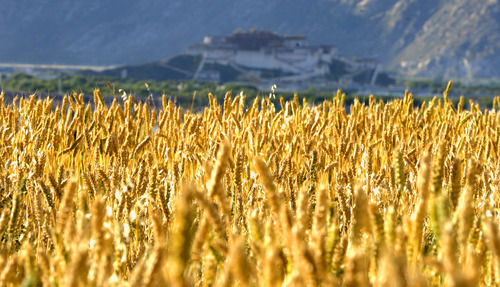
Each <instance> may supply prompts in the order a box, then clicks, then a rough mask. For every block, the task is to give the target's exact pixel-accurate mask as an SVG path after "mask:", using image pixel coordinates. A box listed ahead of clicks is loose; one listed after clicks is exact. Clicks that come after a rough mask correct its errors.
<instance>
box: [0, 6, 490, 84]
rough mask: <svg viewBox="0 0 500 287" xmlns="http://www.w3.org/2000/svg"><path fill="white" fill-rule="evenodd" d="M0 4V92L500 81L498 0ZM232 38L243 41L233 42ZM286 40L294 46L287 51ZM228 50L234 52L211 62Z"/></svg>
mask: <svg viewBox="0 0 500 287" xmlns="http://www.w3.org/2000/svg"><path fill="white" fill-rule="evenodd" d="M0 7H1V9H0V73H1V77H0V78H1V81H2V82H3V83H2V87H3V88H4V89H5V88H6V85H7V84H6V83H8V78H9V77H11V76H12V75H16V76H18V74H16V73H18V72H22V73H25V74H28V75H31V76H35V77H37V78H45V79H49V80H54V78H62V79H61V80H60V81H61V83H58V82H57V81H55V82H54V85H56V87H55V88H56V89H57V90H58V91H61V90H63V91H64V87H62V86H63V84H64V80H65V79H67V77H66V74H65V73H67V72H72V73H75V72H76V73H77V74H79V75H83V76H84V77H89V76H92V77H98V76H107V77H111V78H116V79H122V80H124V79H127V80H137V81H144V80H151V81H159V82H161V81H169V80H176V81H178V80H204V81H209V82H216V83H226V82H237V83H248V84H250V85H253V86H256V87H258V88H263V87H268V86H269V85H270V84H272V83H277V84H278V88H283V89H288V90H304V89H308V88H311V87H317V88H321V87H326V88H327V89H333V88H335V87H341V88H353V89H356V90H358V91H359V92H363V91H366V92H370V93H371V92H374V91H375V92H383V91H389V90H391V88H395V87H396V88H398V89H399V90H401V88H402V87H413V88H415V89H417V88H419V89H421V90H422V92H423V93H424V92H425V93H432V92H433V91H434V90H433V87H434V86H433V85H435V86H437V87H439V89H440V88H441V86H442V83H443V82H446V81H447V80H449V79H455V80H457V81H461V83H463V84H464V85H476V86H477V85H490V86H491V85H497V84H498V79H499V78H500V69H499V68H498V67H500V26H499V25H500V4H499V3H498V1H497V0H475V1H468V0H446V1H444V0H441V1H440V0H419V1H416V0H309V1H299V0H286V1H285V0H273V1H268V0H265V1H264V0H241V1H228V0H213V1H202V0H183V1H159V0H147V1H130V0H99V1H98V0H88V1H77V0H68V1H55V0H45V1H27V0H16V1H14V0H0ZM236 34H239V35H240V36H241V35H243V37H246V38H245V39H244V41H243V42H241V41H240V42H237V43H236V42H235V41H233V40H231V39H234V36H235V35H236ZM206 36H212V38H207V37H206ZM287 36H299V38H296V39H301V41H300V43H297V46H296V47H295V49H294V47H290V46H289V45H288V44H289V43H288V42H286V41H285V40H286V39H287V38H286V37H287ZM214 37H215V38H214ZM217 37H218V38H217ZM224 37H226V38H224ZM231 37H233V38H231ZM300 37H302V38H300ZM240 38H241V37H240ZM210 39H218V40H221V41H222V42H221V41H219V42H210V41H209V40H210ZM262 39H264V40H262ZM288 39H291V38H288ZM240 40H241V39H240ZM252 41H256V42H258V43H260V44H257V46H255V45H254V46H253V48H252V47H250V46H252V44H251V43H252ZM259 41H260V42H259ZM262 41H263V42H262ZM256 42H253V43H254V44H255V43H256ZM285 42H286V43H285ZM228 43H232V44H233V45H232V46H230V47H228V45H226V44H228ZM249 43H250V44H249ZM203 45H204V46H203ZM248 45H250V46H248ZM299 46H300V47H299ZM320 48H321V49H320ZM227 49H230V50H231V51H232V52H231V53H233V56H228V55H225V56H221V55H218V56H215V54H216V53H215V52H221V51H226V52H227ZM250 50H252V51H253V52H252V53H253V54H252V53H240V52H244V51H250ZM214 51H215V52H214ZM214 53H215V54H214ZM266 53H267V56H266ZM305 53H306V54H307V53H309V54H308V55H306V56H304V55H305ZM315 53H316V54H315ZM219 54H220V53H219ZM236 54H237V56H234V55H236ZM313 54H314V55H315V56H311V55H313ZM269 55H271V56H269ZM325 55H326V56H325ZM217 57H218V58H217ZM311 57H312V58H311ZM283 59H285V60H283ZM276 61H282V62H283V61H285V63H281V64H276V63H274V62H276ZM301 61H302V62H303V63H302V64H301V63H299V62H301ZM304 61H309V62H308V63H309V64H307V65H306V64H304V63H305V62H304ZM311 61H312V62H311ZM273 63H274V64H273ZM266 64H267V66H266ZM287 65H288V66H287ZM320 70H321V71H323V72H320ZM72 75H74V74H72ZM228 75H229V77H228ZM292 76H293V77H292ZM18 77H19V76H18ZM57 86H59V87H57ZM10 87H11V88H22V87H18V86H12V84H10ZM26 87H27V88H33V87H32V86H26ZM40 89H42V90H43V89H47V88H46V87H41V88H40ZM436 89H438V88H436Z"/></svg>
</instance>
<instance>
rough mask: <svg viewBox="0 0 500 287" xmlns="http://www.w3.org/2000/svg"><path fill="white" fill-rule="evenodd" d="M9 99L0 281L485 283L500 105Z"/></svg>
mask: <svg viewBox="0 0 500 287" xmlns="http://www.w3.org/2000/svg"><path fill="white" fill-rule="evenodd" d="M448 92H449V87H448V89H447V90H446V91H445V93H444V98H442V99H437V98H434V99H432V101H429V102H426V103H424V104H423V105H422V106H420V107H414V106H413V100H412V95H411V94H409V93H407V94H406V95H405V97H404V98H403V99H399V100H393V101H391V102H389V103H387V104H384V103H383V102H375V101H374V100H373V99H372V98H371V99H370V102H369V104H368V105H364V104H360V103H359V102H358V101H355V102H354V104H353V105H351V106H350V112H349V113H346V109H345V107H344V103H343V101H344V100H343V99H344V95H343V94H341V93H340V92H338V93H337V95H336V96H334V97H333V99H332V101H325V102H324V103H323V104H322V105H318V106H312V107H311V106H309V105H308V104H307V103H305V102H304V103H300V102H299V100H298V98H295V100H294V101H292V102H285V101H283V99H281V101H280V102H279V105H281V108H280V109H279V112H278V111H277V110H275V107H274V104H273V103H272V102H271V100H270V99H259V100H255V101H254V102H253V103H247V105H246V106H245V97H244V96H243V95H240V96H236V97H235V98H231V96H230V94H229V93H228V94H226V97H225V99H224V104H223V106H219V105H218V104H217V101H216V99H214V97H213V96H212V95H211V94H210V95H209V98H210V107H207V108H205V109H204V110H203V111H202V112H199V113H191V112H189V111H181V109H180V108H178V107H176V106H175V105H174V103H172V102H169V101H167V100H166V99H165V97H164V98H163V107H162V108H161V109H159V110H155V109H153V108H152V107H150V106H148V105H147V104H142V103H136V102H134V101H133V99H132V98H131V97H129V98H128V99H126V100H125V101H124V102H121V100H120V103H118V102H117V100H115V102H113V104H112V105H111V106H109V107H108V106H105V105H104V101H103V99H102V97H101V94H100V92H99V91H98V90H96V91H95V92H94V104H93V106H91V105H90V104H89V103H84V102H83V95H76V94H74V95H72V96H66V97H65V98H64V100H63V102H62V104H61V106H56V107H55V106H53V105H52V101H51V100H50V99H45V100H39V99H36V97H35V96H32V97H31V98H29V99H21V98H19V99H15V100H14V101H12V102H11V103H8V104H6V103H4V100H3V98H4V97H3V94H2V95H0V137H1V140H0V166H1V169H0V195H1V198H0V208H1V212H0V234H1V245H0V285H1V286H19V285H21V284H22V285H23V286H41V285H43V286H492V285H497V284H499V283H500V234H499V222H500V221H499V209H498V208H499V206H500V190H499V187H500V183H499V180H500V161H499V155H500V113H498V112H496V111H495V110H496V107H497V105H499V104H500V98H496V99H495V100H494V107H493V110H491V111H489V110H484V111H481V110H480V108H479V106H478V105H475V104H474V103H471V107H470V109H469V110H464V109H463V105H464V103H463V100H462V101H460V103H459V105H458V106H453V104H452V103H451V101H450V100H449V99H448Z"/></svg>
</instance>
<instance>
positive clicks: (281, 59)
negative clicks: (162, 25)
mask: <svg viewBox="0 0 500 287" xmlns="http://www.w3.org/2000/svg"><path fill="white" fill-rule="evenodd" d="M188 54H192V55H201V57H202V59H201V62H200V64H199V66H198V69H197V71H196V73H195V75H194V78H195V79H210V80H213V79H214V78H217V75H216V74H217V71H216V70H215V69H213V64H217V65H223V66H229V67H231V68H232V69H234V70H236V71H238V72H239V73H241V77H245V76H246V77H253V78H266V79H276V78H279V79H280V80H290V81H300V80H306V79H310V78H314V77H320V76H325V75H327V74H328V73H330V63H331V62H332V59H334V58H336V57H337V49H336V47H335V46H330V45H321V46H310V45H308V44H307V41H306V38H305V36H303V35H278V34H276V33H273V32H268V31H259V30H250V31H249V32H241V31H237V32H235V33H233V34H232V35H230V36H206V37H205V38H204V39H203V43H198V44H194V45H192V46H191V47H190V48H189V50H188ZM214 73H215V74H214Z"/></svg>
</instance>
